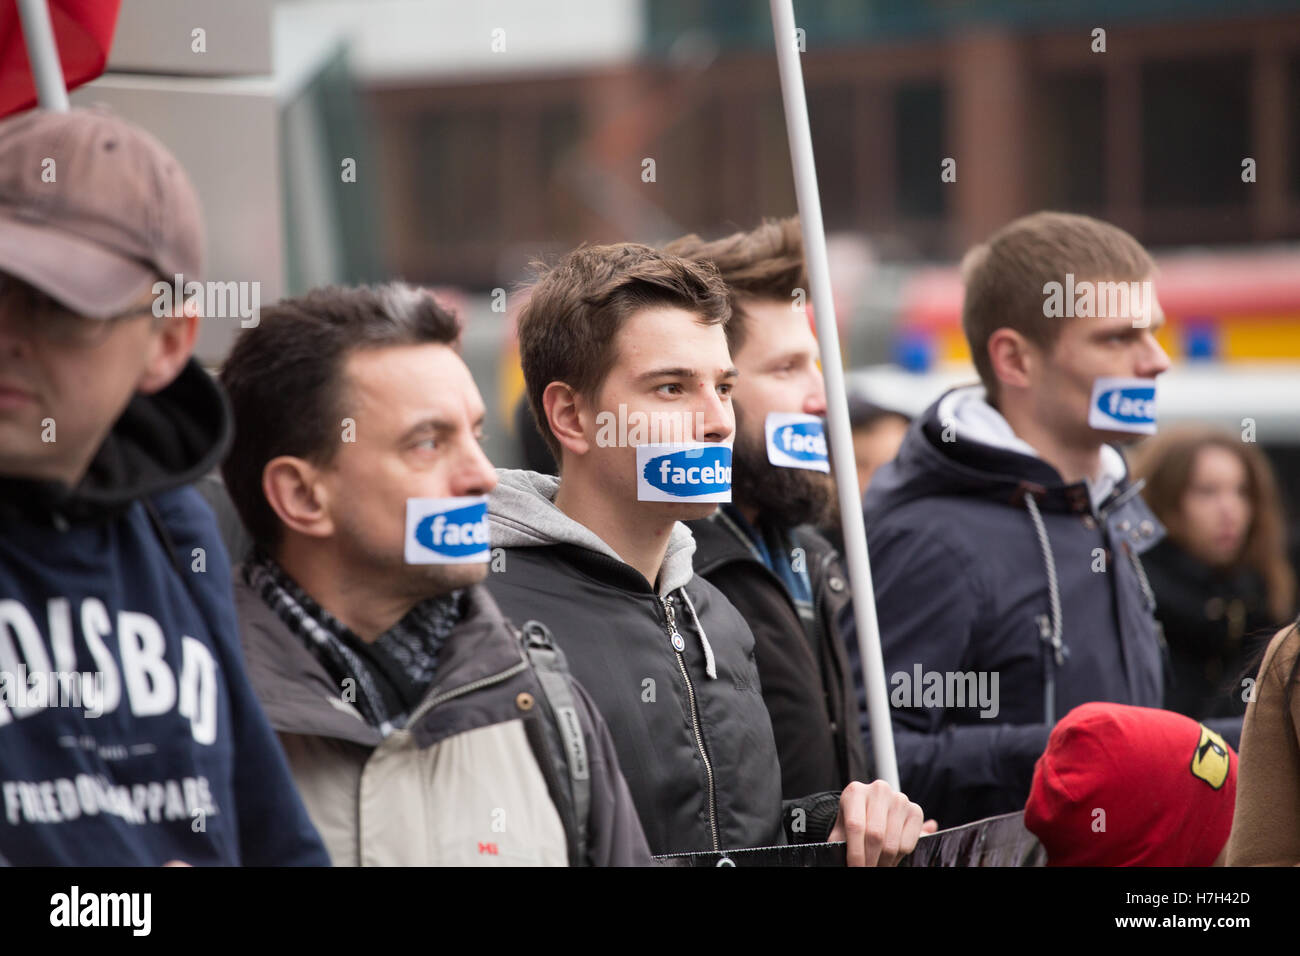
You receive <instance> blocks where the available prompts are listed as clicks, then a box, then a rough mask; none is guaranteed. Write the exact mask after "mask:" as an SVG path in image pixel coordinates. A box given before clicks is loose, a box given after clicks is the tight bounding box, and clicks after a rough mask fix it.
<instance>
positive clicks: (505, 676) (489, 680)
mask: <svg viewBox="0 0 1300 956" xmlns="http://www.w3.org/2000/svg"><path fill="white" fill-rule="evenodd" d="M527 669H528V661H527V659H524V660H521V661H520V662H519V663H518V664H514V665H513V666H511V667H507V668H506V669H505V670H503V671H501V672H500V673H499V674H490V675H489V676H487V677H480V678H479V679H478V680H475V681H470V682H469V683H468V684H462V685H461V686H460V687H457V688H455V689H453V690H449V691H444V692H443V693H441V694H439V695H437V696H436V697H431V698H430V699H429V700H426V701H425V702H424V703H423V704H421V705H420V706H419V707H417V708H416V709H415V710H414V711H413V712H412V713H411V716H410V717H408V718H407V719H406V726H407V727H414V726H415V722H416V721H417V720H419V719H420V718H421V717H423V716H424V715H425V714H427V713H428V712H429V711H431V710H433V708H435V707H437V706H438V705H439V704H445V703H446V702H447V701H449V700H454V699H455V698H457V697H461V696H463V695H465V694H468V693H470V692H472V691H476V690H479V689H481V688H483V687H490V686H491V685H492V684H499V683H501V682H502V681H504V680H509V679H510V678H511V677H514V676H515V675H516V674H519V673H522V672H523V671H526V670H527Z"/></svg>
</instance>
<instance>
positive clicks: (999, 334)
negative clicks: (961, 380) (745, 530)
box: [844, 212, 1169, 826]
mask: <svg viewBox="0 0 1300 956" xmlns="http://www.w3.org/2000/svg"><path fill="white" fill-rule="evenodd" d="M1153 271H1154V265H1153V263H1152V261H1151V258H1150V257H1149V256H1148V255H1147V253H1146V251H1145V250H1144V249H1143V248H1142V247H1141V245H1139V244H1138V242H1137V241H1136V240H1135V239H1134V238H1133V237H1132V236H1130V235H1129V234H1128V233H1126V232H1124V231H1123V230H1121V229H1118V228H1116V227H1114V226H1111V225H1108V224H1106V223H1103V222H1099V221H1097V220H1095V219H1090V218H1088V217H1086V216H1076V215H1067V214H1064V213H1052V212H1045V213H1037V214H1035V215H1032V216H1026V217H1024V218H1022V219H1018V220H1016V221H1015V222H1012V223H1011V224H1010V225H1008V226H1006V227H1005V228H1003V229H1001V230H1000V231H998V232H997V233H995V234H994V235H993V236H992V237H991V238H990V239H989V240H988V242H986V243H984V244H982V245H980V246H978V247H977V248H976V249H974V250H972V252H971V253H970V254H969V255H968V256H967V260H966V263H965V270H964V272H965V283H966V296H965V301H964V304H963V312H962V323H963V326H964V328H965V331H966V336H967V339H968V340H969V342H970V348H971V354H972V356H973V357H974V361H975V367H976V369H977V370H978V371H979V374H980V379H981V382H982V384H981V385H978V386H969V387H964V388H957V389H953V390H951V391H949V392H947V393H946V394H945V395H943V396H942V397H941V398H940V399H939V400H938V401H937V402H935V403H934V404H933V405H932V406H931V407H930V408H929V409H928V410H927V411H926V412H925V413H924V414H923V415H922V416H920V418H918V419H917V420H916V421H915V422H914V423H913V425H912V427H911V429H910V431H909V432H908V435H907V437H906V439H905V440H904V442H903V446H902V448H901V450H900V451H899V454H898V457H897V458H896V459H895V460H894V461H892V462H890V463H889V464H887V465H885V466H883V467H882V468H881V469H880V471H879V472H878V473H877V474H876V476H875V478H874V480H873V481H872V483H871V487H870V489H869V490H868V492H867V497H866V503H865V510H866V521H867V539H868V541H869V542H870V544H871V561H872V573H873V577H874V583H875V592H876V607H877V612H878V615H879V620H880V633H881V640H882V642H883V651H884V661H885V673H886V675H887V679H888V680H889V682H890V685H891V687H890V699H891V703H892V705H893V715H894V729H895V730H894V732H895V739H896V741H897V750H898V758H899V770H900V773H901V776H902V782H903V786H905V787H907V788H908V791H909V792H911V793H914V795H918V799H922V800H924V801H925V805H926V807H927V809H929V810H930V811H931V812H932V813H934V814H935V816H936V817H937V818H938V819H939V822H940V824H941V825H943V826H953V825H956V824H960V823H964V822H967V821H970V820H975V819H978V818H980V817H983V816H989V815H991V814H997V813H1003V812H1007V811H1012V810H1016V809H1019V808H1020V807H1023V806H1024V803H1025V799H1026V797H1027V796H1028V793H1029V785H1030V781H1031V779H1032V777H1033V772H1034V763H1035V761H1037V760H1038V758H1039V756H1041V755H1042V753H1043V750H1044V748H1045V747H1046V745H1047V740H1048V735H1049V734H1050V733H1051V730H1052V726H1053V724H1054V723H1055V722H1056V721H1057V720H1059V719H1060V718H1061V717H1062V716H1063V715H1064V714H1066V713H1067V712H1069V711H1070V710H1071V709H1073V708H1074V707H1076V706H1078V705H1079V704H1083V703H1086V702H1089V701H1109V702H1114V703H1122V704H1132V705H1136V706H1143V707H1159V706H1160V704H1161V699H1162V696H1161V695H1162V670H1163V657H1162V647H1161V644H1162V639H1161V637H1160V633H1159V629H1158V626H1157V624H1156V621H1155V618H1154V617H1153V615H1152V610H1153V607H1154V601H1153V598H1152V594H1151V590H1150V588H1149V587H1148V585H1147V581H1146V576H1145V574H1144V573H1143V570H1142V562H1141V559H1140V555H1141V554H1142V552H1144V551H1146V550H1147V549H1148V548H1150V547H1151V546H1152V545H1154V544H1155V543H1156V542H1157V541H1159V540H1160V538H1161V536H1162V535H1163V528H1161V526H1160V524H1159V522H1158V521H1156V519H1155V517H1154V516H1153V515H1152V514H1151V512H1150V511H1149V510H1148V509H1147V507H1146V505H1145V504H1144V503H1143V501H1142V498H1141V497H1140V496H1139V494H1138V492H1139V487H1138V486H1136V485H1134V484H1133V483H1132V482H1131V481H1130V480H1129V478H1128V475H1127V469H1126V467H1125V464H1124V459H1123V456H1122V455H1121V454H1120V452H1119V450H1118V449H1117V448H1116V447H1114V446H1113V445H1112V444H1111V442H1117V441H1123V440H1126V439H1129V438H1131V435H1132V433H1133V432H1134V431H1145V432H1149V431H1154V428H1155V409H1154V404H1155V402H1154V389H1155V379H1156V376H1158V375H1160V374H1161V373H1162V372H1164V371H1165V370H1166V369H1167V368H1168V367H1169V360H1168V357H1167V356H1166V355H1165V352H1164V350H1163V349H1162V348H1161V346H1160V344H1159V342H1157V340H1156V338H1155V334H1154V333H1155V332H1156V331H1157V330H1158V329H1159V328H1160V326H1161V324H1162V323H1163V321H1164V315H1163V313H1162V312H1161V310H1160V305H1159V302H1158V301H1157V300H1156V297H1155V294H1154V289H1153V286H1152V284H1151V281H1150V280H1151V274H1152V272H1153ZM1121 293H1122V294H1121ZM845 625H846V627H845V638H844V639H845V641H846V643H847V645H848V649H849V651H850V654H852V655H853V656H854V658H855V662H856V654H853V651H854V648H855V647H856V635H855V633H854V628H853V621H852V618H849V619H847V620H846V621H845ZM863 720H864V732H865V730H866V728H865V721H866V717H865V709H864V718H863Z"/></svg>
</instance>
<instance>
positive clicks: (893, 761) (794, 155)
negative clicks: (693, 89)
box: [771, 0, 899, 790]
mask: <svg viewBox="0 0 1300 956" xmlns="http://www.w3.org/2000/svg"><path fill="white" fill-rule="evenodd" d="M771 5H772V31H773V34H774V36H775V37H776V59H777V64H778V66H779V67H780V70H781V98H782V99H783V100H784V102H785V127H786V135H787V136H788V138H789V140H790V161H791V164H792V165H793V167H794V186H795V195H796V197H797V198H798V201H799V221H800V222H801V223H802V226H803V249H804V258H805V260H806V261H807V264H808V278H809V281H810V282H811V284H812V290H811V292H812V301H813V312H814V317H815V319H816V320H817V339H818V341H819V343H820V346H821V358H822V373H823V374H824V375H825V377H826V413H827V419H828V421H827V424H828V426H829V428H830V440H831V462H832V464H833V465H834V470H835V485H836V487H837V489H838V491H839V499H840V520H841V521H842V522H843V529H844V552H845V555H844V556H845V558H846V559H847V560H848V566H849V567H848V571H849V584H850V587H851V589H852V594H853V615H854V619H855V621H856V623H857V626H858V648H859V650H860V651H861V654H862V678H863V681H864V682H865V683H866V688H867V713H868V715H869V716H870V718H871V746H872V750H873V752H874V755H875V762H876V775H877V776H878V777H880V778H881V779H882V780H885V781H886V782H888V783H889V784H890V785H891V786H892V787H893V788H894V789H895V790H897V789H899V781H898V760H897V757H896V756H895V754H894V729H893V725H892V724H891V723H890V716H889V697H888V691H887V689H886V685H885V664H884V657H883V655H882V654H881V651H880V625H879V624H878V623H877V621H876V596H875V592H874V591H873V589H872V586H871V562H870V560H869V559H868V557H867V533H866V528H865V527H864V525H863V521H862V502H861V501H860V500H859V498H858V475H857V470H856V465H855V460H854V454H853V434H852V431H851V429H850V428H849V404H848V400H847V398H846V397H845V391H844V370H843V368H841V366H840V363H841V359H840V336H839V329H838V327H837V326H836V324H835V303H834V302H833V301H832V299H831V274H830V266H829V264H828V261H827V256H826V233H825V231H824V229H823V227H822V210H821V199H820V197H819V195H818V192H817V171H816V168H815V167H814V166H813V148H812V131H811V129H810V127H809V124H808V101H807V98H806V97H805V96H804V86H803V67H802V65H801V64H800V62H799V51H798V48H797V47H796V44H795V24H794V7H793V4H792V0H771ZM831 638H832V639H833V635H832V636H831ZM853 729H854V728H851V727H846V728H845V732H846V733H852V732H853Z"/></svg>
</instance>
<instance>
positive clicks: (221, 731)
mask: <svg viewBox="0 0 1300 956" xmlns="http://www.w3.org/2000/svg"><path fill="white" fill-rule="evenodd" d="M229 429H230V424H229V411H228V410H227V408H226V404H225V400H224V398H223V397H222V395H221V393H220V391H219V389H218V388H217V386H216V385H215V384H214V383H213V382H212V381H211V379H210V378H209V377H208V375H207V373H206V372H204V371H203V370H202V369H201V368H200V367H199V365H198V364H197V363H195V362H193V361H191V362H190V363H189V364H188V365H187V366H186V367H185V369H184V370H183V371H182V372H181V374H180V376H179V377H178V378H177V379H176V380H175V381H174V382H173V383H172V384H171V385H170V386H168V387H167V388H165V389H163V390H162V391H160V392H158V393H156V394H154V395H149V396H145V395H138V396H136V397H135V398H134V399H132V401H131V403H130V404H129V405H128V406H127V408H126V411H125V412H124V413H123V415H122V416H121V417H120V418H119V419H118V421H117V422H116V424H115V425H114V426H113V429H112V431H111V433H110V434H109V436H108V438H107V439H106V440H105V441H104V444H103V445H102V446H101V447H100V449H99V451H98V453H97V455H96V457H95V459H94V461H93V462H92V463H91V466H90V469H89V471H88V472H87V474H86V476H85V478H84V479H83V481H82V482H81V483H80V485H79V486H78V487H77V488H76V489H73V490H69V489H68V488H67V487H66V486H64V485H62V484H59V483H55V482H42V481H33V480H24V479H15V478H6V479H0V519H2V520H3V526H2V527H3V530H2V531H0V670H5V671H10V672H12V671H14V670H15V669H16V668H17V667H19V666H21V667H24V668H25V669H26V671H27V672H29V673H30V672H32V671H41V670H44V671H53V672H61V673H64V674H69V675H71V674H72V673H73V672H80V673H85V674H91V675H102V698H101V699H100V700H99V701H98V703H99V704H100V705H102V710H103V713H102V715H100V716H87V701H85V700H83V701H81V706H79V707H72V706H46V707H44V708H39V709H38V708H34V707H33V708H32V709H31V711H30V712H24V711H23V710H22V709H21V708H12V707H11V708H6V709H5V710H4V711H3V714H2V715H0V811H2V812H0V854H3V855H4V856H5V857H6V858H7V859H8V860H9V862H10V863H13V864H15V865H20V866H21V865H80V866H157V865H160V864H162V863H166V862H168V861H170V860H181V861H184V862H186V863H191V864H196V865H198V864H227V865H238V864H241V863H243V864H253V865H275V864H311V865H327V864H328V862H329V860H328V857H327V856H326V854H325V850H324V847H323V846H322V844H321V841H320V838H319V836H318V835H317V834H316V831H315V829H314V828H313V827H312V825H311V822H310V820H309V819H308V817H307V814H306V811H305V810H304V808H303V805H302V802H301V800H299V798H298V794H297V792H296V791H295V790H294V786H293V780H292V778H291V777H290V776H289V771H288V768H287V766H286V764H285V760H284V755H283V753H282V752H281V750H280V747H279V744H278V743H277V742H276V739H275V736H274V734H273V733H272V731H271V728H270V726H269V725H268V724H267V722H266V717H265V716H264V715H263V713H262V710H261V708H260V707H259V706H258V703H257V700H256V698H255V697H254V696H253V691H252V688H251V687H250V686H249V684H248V680H247V678H246V677H245V674H244V670H243V655H242V653H241V651H240V647H239V640H238V634H237V631H236V623H235V613H234V608H233V605H232V601H231V581H230V570H229V562H228V559H227V557H226V551H225V548H224V547H223V546H222V544H221V540H220V538H219V537H218V534H217V529H216V526H215V524H214V522H213V519H212V514H211V512H210V511H209V510H208V507H207V506H206V505H205V504H204V503H203V501H202V499H201V498H200V497H199V496H198V494H197V493H196V492H195V491H194V490H193V489H192V488H189V487H186V485H187V483H188V482H191V481H193V480H194V479H195V478H197V477H198V476H199V475H201V474H203V473H204V472H206V471H208V470H210V469H211V468H212V467H213V466H214V465H215V464H216V462H217V461H218V460H220V457H221V455H222V453H223V452H224V451H225V447H226V445H227V443H228V439H229ZM151 511H152V514H151V513H150V512H151ZM169 551H170V553H169ZM91 683H92V684H93V681H92V682H91ZM70 699H71V697H70V695H69V696H67V697H65V698H62V699H60V700H56V701H55V703H62V702H64V701H65V700H70ZM92 703H93V701H92Z"/></svg>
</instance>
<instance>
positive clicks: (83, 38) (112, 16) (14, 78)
mask: <svg viewBox="0 0 1300 956" xmlns="http://www.w3.org/2000/svg"><path fill="white" fill-rule="evenodd" d="M121 5H122V0H50V21H51V23H52V24H53V25H54V42H55V44H56V45H57V46H58V49H59V60H60V61H61V62H62V64H63V78H64V82H66V83H67V85H68V89H70V90H71V89H73V88H75V87H78V86H80V85H81V84H83V83H87V82H89V81H90V80H93V79H94V78H95V77H97V76H99V74H101V73H103V72H104V64H105V63H107V62H108V51H109V49H110V48H111V47H112V45H113V30H114V28H115V27H116V26H117V12H118V9H119V8H120V7H121ZM35 105H36V84H35V83H34V82H33V80H32V67H31V63H30V62H29V61H28V59H27V44H26V43H25V42H24V41H23V26H22V21H21V20H20V19H19V17H18V3H17V0H0V116H8V115H9V114H10V113H17V112H19V111H20V110H25V109H29V108H30V107H33V106H35Z"/></svg>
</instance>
